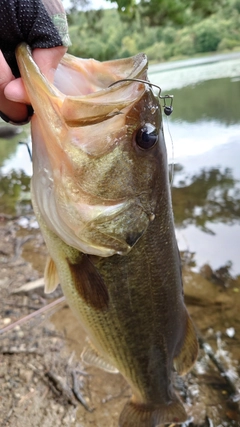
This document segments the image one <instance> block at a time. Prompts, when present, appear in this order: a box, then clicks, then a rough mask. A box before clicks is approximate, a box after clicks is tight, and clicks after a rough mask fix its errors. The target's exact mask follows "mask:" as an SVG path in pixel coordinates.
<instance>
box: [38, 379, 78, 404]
mask: <svg viewBox="0 0 240 427" xmlns="http://www.w3.org/2000/svg"><path fill="white" fill-rule="evenodd" d="M45 376H46V377H47V378H48V379H49V380H50V382H51V383H53V385H54V387H55V388H56V389H57V391H58V392H60V393H61V394H62V395H63V397H65V398H66V400H67V401H68V402H69V403H71V404H72V405H73V406H76V402H75V400H74V395H73V393H72V390H71V389H70V388H69V387H68V385H67V384H66V383H65V382H64V380H63V379H62V378H61V377H59V376H57V375H55V374H54V372H52V371H47V372H46V373H45Z"/></svg>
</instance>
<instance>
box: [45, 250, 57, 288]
mask: <svg viewBox="0 0 240 427" xmlns="http://www.w3.org/2000/svg"><path fill="white" fill-rule="evenodd" d="M44 283H45V288H44V291H45V293H46V294H50V293H51V292H54V291H55V289H56V288H57V286H58V285H59V278H58V272H57V268H56V265H55V262H54V261H53V260H52V258H51V257H50V256H49V257H48V259H47V264H46V267H45V271H44Z"/></svg>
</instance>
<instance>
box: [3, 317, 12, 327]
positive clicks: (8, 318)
mask: <svg viewBox="0 0 240 427" xmlns="http://www.w3.org/2000/svg"><path fill="white" fill-rule="evenodd" d="M9 323H11V319H10V317H5V319H3V324H4V325H5V326H6V325H9Z"/></svg>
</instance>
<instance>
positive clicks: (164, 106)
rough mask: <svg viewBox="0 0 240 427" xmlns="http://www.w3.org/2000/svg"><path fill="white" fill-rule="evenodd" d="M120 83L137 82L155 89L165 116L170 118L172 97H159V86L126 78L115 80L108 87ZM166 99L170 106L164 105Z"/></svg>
mask: <svg viewBox="0 0 240 427" xmlns="http://www.w3.org/2000/svg"><path fill="white" fill-rule="evenodd" d="M122 82H139V83H144V84H147V85H149V86H150V88H151V89H152V87H156V88H157V89H158V94H157V97H158V98H160V99H163V102H164V103H163V111H164V113H165V114H166V116H170V114H172V112H173V95H163V96H162V95H161V92H162V89H161V87H160V86H158V85H155V84H154V83H151V82H148V81H147V80H142V79H130V78H126V79H121V80H117V81H116V82H113V83H111V84H110V85H109V86H108V87H111V86H113V85H115V84H117V83H122ZM166 99H170V105H167V103H166Z"/></svg>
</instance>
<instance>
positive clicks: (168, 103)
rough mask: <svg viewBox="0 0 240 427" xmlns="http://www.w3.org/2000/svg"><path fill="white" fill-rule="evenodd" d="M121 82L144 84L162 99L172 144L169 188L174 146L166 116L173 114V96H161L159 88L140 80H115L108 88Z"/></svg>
mask: <svg viewBox="0 0 240 427" xmlns="http://www.w3.org/2000/svg"><path fill="white" fill-rule="evenodd" d="M123 82H139V83H144V84H147V85H149V86H150V88H151V89H152V88H153V87H154V88H157V89H158V93H157V95H156V96H157V97H158V98H159V99H163V111H164V113H165V115H166V116H167V129H168V133H169V136H170V140H171V144H172V163H171V168H170V175H171V177H170V186H171V187H172V186H173V180H174V144H173V139H172V135H171V132H170V128H169V121H168V116H170V115H171V114H172V112H173V98H174V96H173V95H169V94H167V95H161V93H162V89H161V87H160V86H158V85H156V84H154V83H151V82H148V81H147V80H142V79H131V78H126V79H121V80H117V81H116V82H113V83H111V84H110V85H109V86H108V87H112V86H113V85H115V84H117V83H123Z"/></svg>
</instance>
